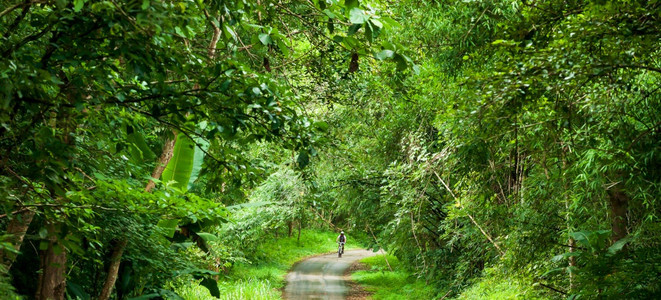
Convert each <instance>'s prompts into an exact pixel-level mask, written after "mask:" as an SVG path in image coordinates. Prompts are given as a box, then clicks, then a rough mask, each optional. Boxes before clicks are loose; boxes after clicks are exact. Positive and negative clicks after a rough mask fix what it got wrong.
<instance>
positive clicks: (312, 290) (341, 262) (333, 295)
mask: <svg viewBox="0 0 661 300" xmlns="http://www.w3.org/2000/svg"><path fill="white" fill-rule="evenodd" d="M373 255H375V253H374V252H372V251H367V250H347V251H345V252H344V254H343V255H342V258H339V257H337V253H334V254H327V255H321V256H315V257H312V258H309V259H306V260H303V261H301V262H299V263H298V264H296V265H295V266H294V268H293V269H292V270H291V271H290V272H289V274H287V285H286V287H285V292H284V295H283V296H284V299H289V300H303V299H306V300H307V299H325V300H344V299H346V296H347V292H348V288H347V284H346V279H345V278H344V272H345V271H346V270H347V269H348V268H349V267H350V266H351V264H353V263H354V262H355V261H357V260H359V259H362V258H365V257H368V256H373Z"/></svg>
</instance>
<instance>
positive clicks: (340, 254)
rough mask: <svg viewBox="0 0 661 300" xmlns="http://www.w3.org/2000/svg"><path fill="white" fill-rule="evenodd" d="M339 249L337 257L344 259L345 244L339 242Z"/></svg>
mask: <svg viewBox="0 0 661 300" xmlns="http://www.w3.org/2000/svg"><path fill="white" fill-rule="evenodd" d="M338 245H339V246H338V248H337V257H342V254H343V253H344V243H343V242H338Z"/></svg>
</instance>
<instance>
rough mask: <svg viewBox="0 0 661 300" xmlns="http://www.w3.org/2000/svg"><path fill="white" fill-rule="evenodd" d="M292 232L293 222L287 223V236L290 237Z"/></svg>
mask: <svg viewBox="0 0 661 300" xmlns="http://www.w3.org/2000/svg"><path fill="white" fill-rule="evenodd" d="M293 231H294V222H293V221H289V222H287V235H288V236H289V237H291V234H292V232H293Z"/></svg>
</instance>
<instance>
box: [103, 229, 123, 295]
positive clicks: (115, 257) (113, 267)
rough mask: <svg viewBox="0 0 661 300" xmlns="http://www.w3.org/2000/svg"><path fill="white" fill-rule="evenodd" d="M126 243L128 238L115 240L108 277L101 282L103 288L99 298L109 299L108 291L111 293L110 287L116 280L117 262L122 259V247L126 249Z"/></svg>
mask: <svg viewBox="0 0 661 300" xmlns="http://www.w3.org/2000/svg"><path fill="white" fill-rule="evenodd" d="M126 244H128V239H122V240H121V241H119V242H117V244H116V245H115V247H114V248H113V251H112V256H110V266H108V277H106V281H105V282H104V284H103V289H101V295H99V299H109V298H110V293H112V288H113V286H114V285H115V281H117V274H118V272H119V264H120V262H121V261H122V255H123V254H124V249H126Z"/></svg>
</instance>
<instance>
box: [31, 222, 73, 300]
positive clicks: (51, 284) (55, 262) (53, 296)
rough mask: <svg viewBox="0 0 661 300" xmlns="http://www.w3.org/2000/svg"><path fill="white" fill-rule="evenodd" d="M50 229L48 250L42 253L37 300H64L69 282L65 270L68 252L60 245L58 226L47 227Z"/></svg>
mask: <svg viewBox="0 0 661 300" xmlns="http://www.w3.org/2000/svg"><path fill="white" fill-rule="evenodd" d="M46 227H47V229H48V236H49V237H48V248H47V249H46V250H45V251H41V254H40V260H41V270H42V272H41V273H40V274H39V283H38V286H37V293H36V295H35V299H36V300H61V299H64V292H65V291H66V287H67V281H66V275H65V273H66V272H65V268H66V265H67V250H66V247H64V245H62V244H60V243H59V239H58V237H57V230H56V226H55V224H53V223H49V224H47V225H46Z"/></svg>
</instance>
